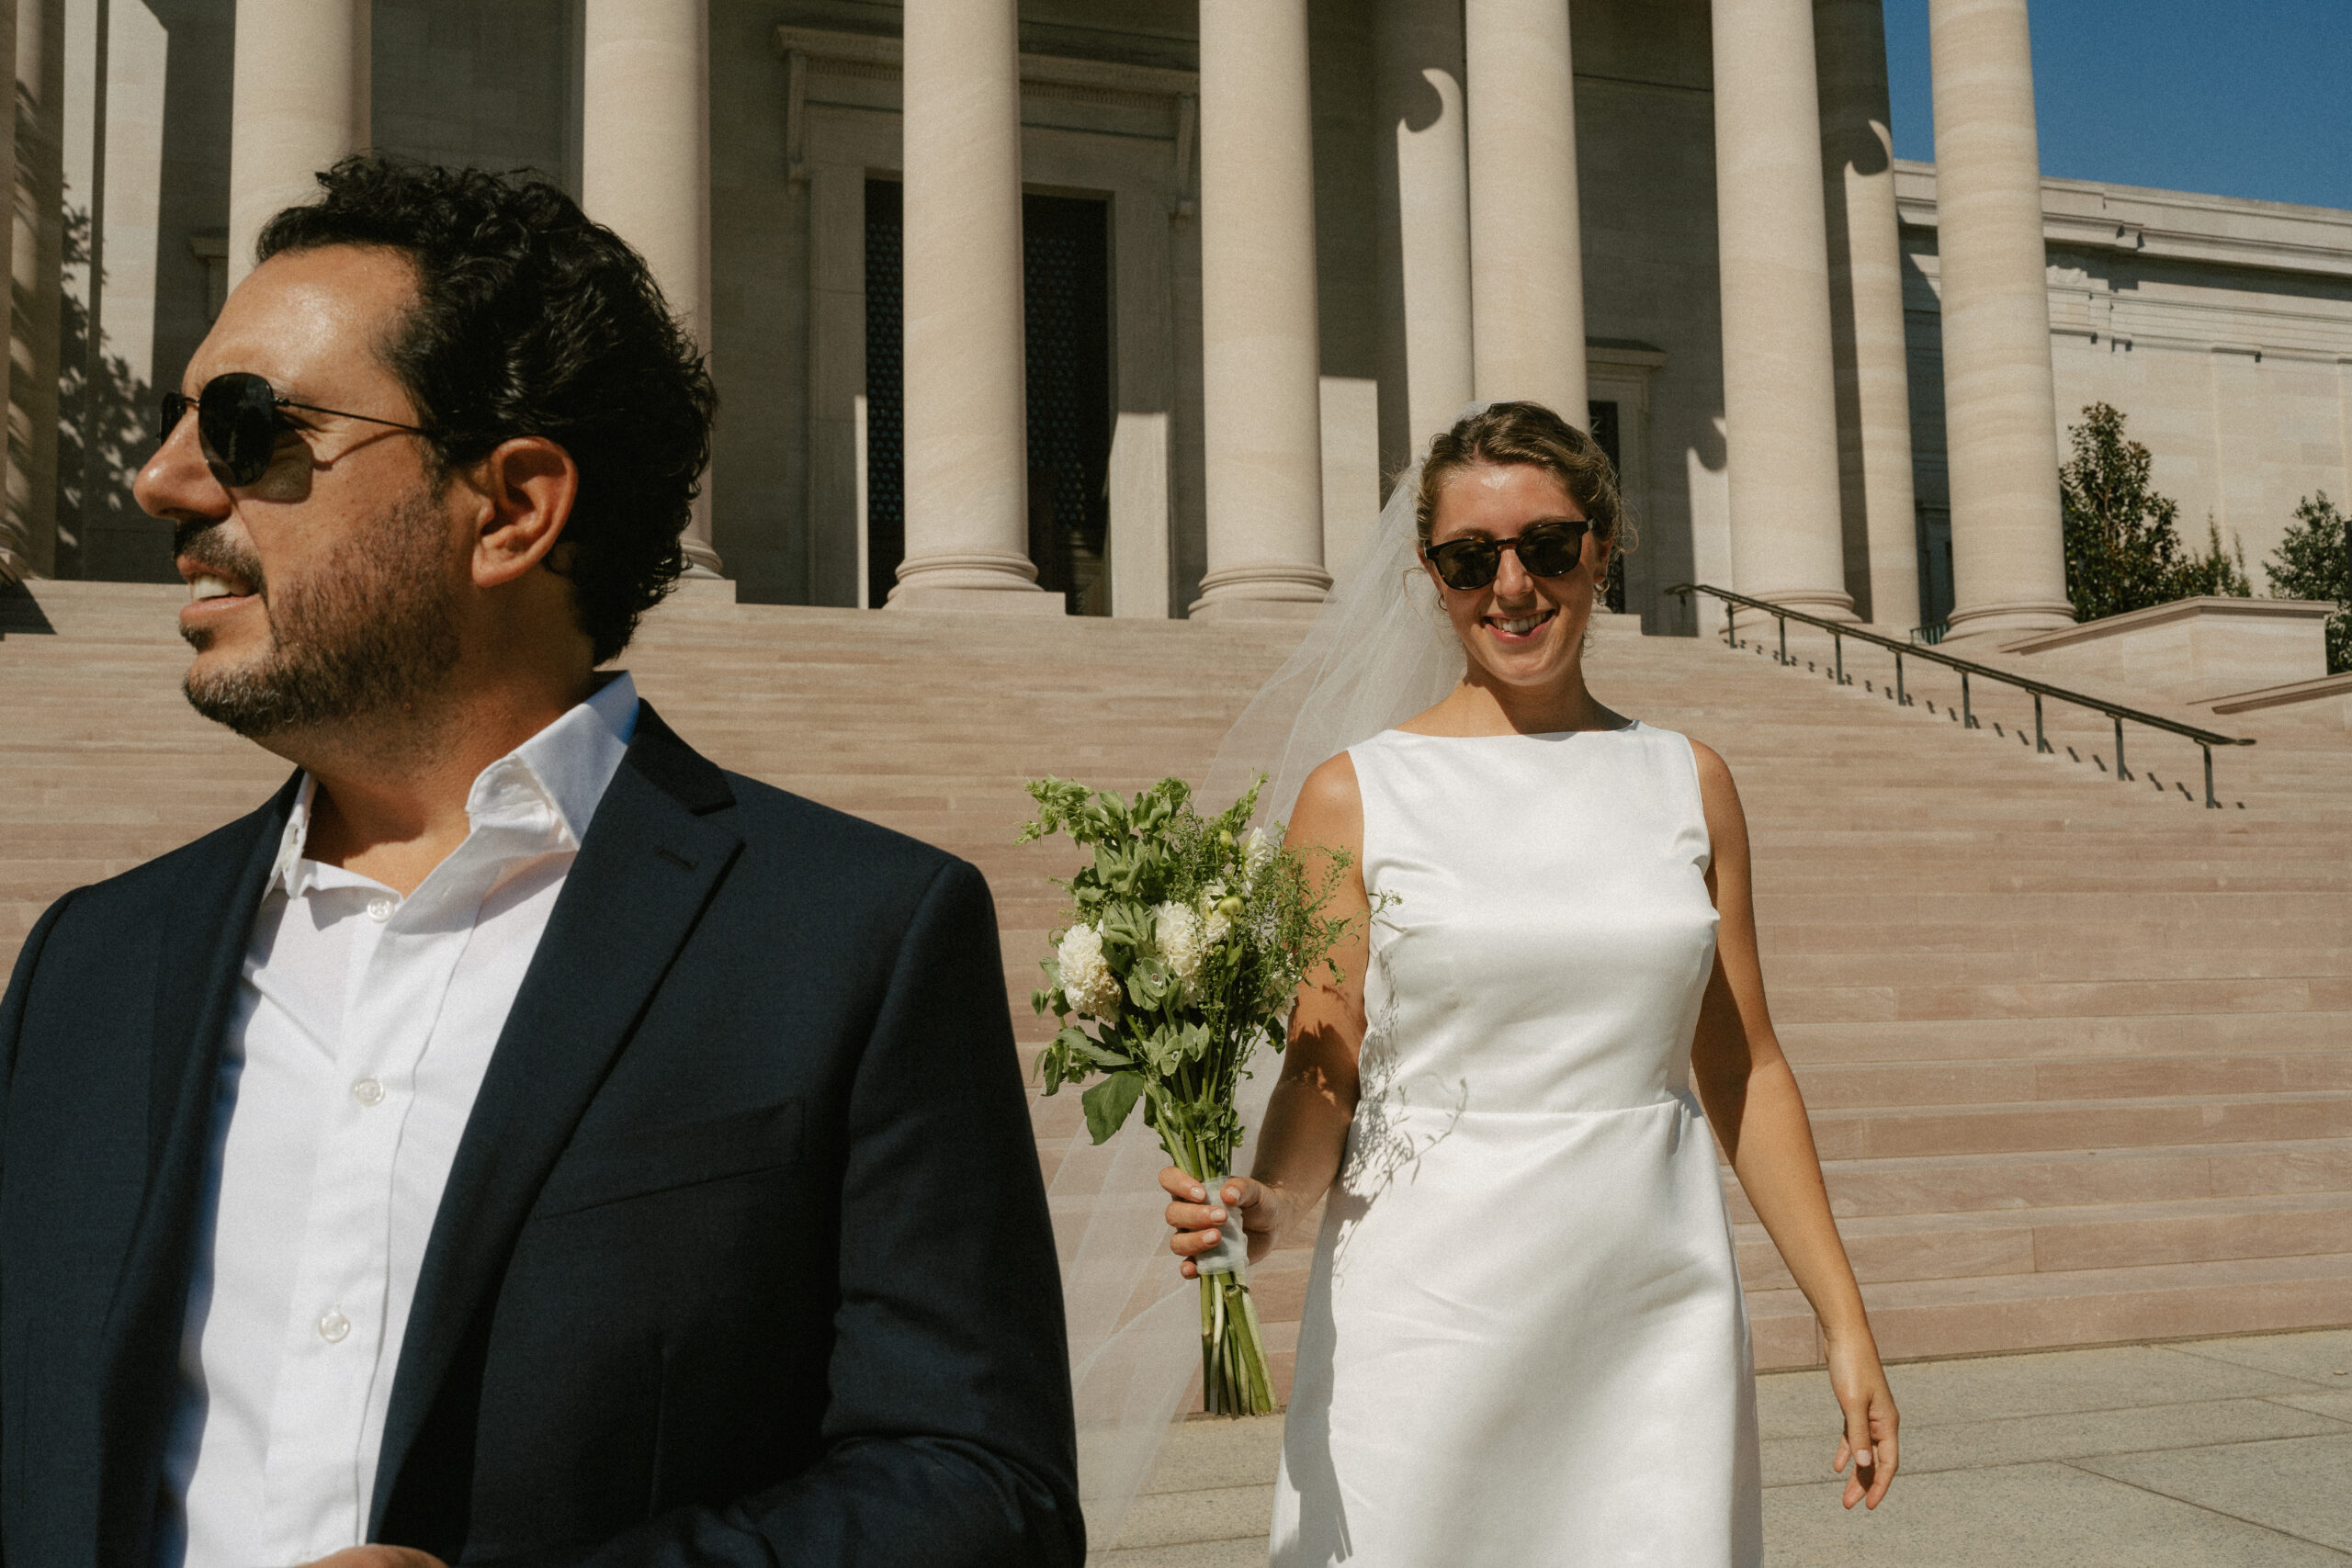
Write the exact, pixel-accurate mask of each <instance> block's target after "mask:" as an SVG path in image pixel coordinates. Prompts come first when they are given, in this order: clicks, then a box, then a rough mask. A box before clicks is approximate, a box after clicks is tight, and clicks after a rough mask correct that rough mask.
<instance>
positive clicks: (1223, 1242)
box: [1193, 1051, 1272, 1284]
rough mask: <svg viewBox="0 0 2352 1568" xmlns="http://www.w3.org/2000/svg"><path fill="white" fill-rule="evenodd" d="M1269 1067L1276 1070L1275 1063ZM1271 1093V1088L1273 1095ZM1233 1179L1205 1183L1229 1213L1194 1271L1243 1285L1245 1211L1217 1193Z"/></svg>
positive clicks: (1196, 1257)
mask: <svg viewBox="0 0 2352 1568" xmlns="http://www.w3.org/2000/svg"><path fill="white" fill-rule="evenodd" d="M1258 1055H1259V1056H1263V1055H1265V1053H1264V1052H1262V1051H1261V1052H1260V1053H1259V1054H1258ZM1259 1065H1260V1064H1259V1061H1258V1057H1256V1056H1253V1057H1251V1058H1250V1066H1253V1067H1254V1066H1259ZM1266 1066H1268V1067H1269V1068H1271V1067H1272V1064H1271V1063H1269V1064H1266ZM1271 1089H1272V1086H1271V1085H1270V1086H1269V1090H1270V1092H1271ZM1232 1179H1233V1178H1232V1176H1231V1174H1230V1173H1228V1174H1227V1175H1224V1176H1216V1177H1211V1178H1210V1179H1208V1180H1206V1181H1204V1182H1202V1183H1201V1190H1202V1191H1204V1192H1205V1193H1207V1194H1208V1201H1209V1202H1210V1204H1211V1205H1212V1206H1214V1207H1216V1208H1220V1209H1223V1210H1224V1211H1225V1224H1224V1226H1223V1227H1222V1228H1221V1229H1219V1230H1218V1232H1217V1235H1216V1246H1215V1247H1210V1248H1209V1249H1208V1250H1207V1251H1206V1252H1197V1253H1194V1254H1193V1268H1195V1269H1199V1270H1200V1271H1201V1272H1202V1273H1204V1274H1238V1275H1240V1276H1241V1280H1242V1283H1244V1284H1247V1283H1249V1281H1250V1237H1249V1236H1248V1235H1247V1234H1245V1233H1244V1232H1243V1231H1242V1229H1241V1211H1240V1210H1238V1209H1237V1208H1235V1207H1233V1206H1232V1205H1231V1204H1229V1203H1227V1201H1225V1194H1224V1193H1222V1192H1220V1191H1218V1189H1219V1188H1221V1187H1223V1186H1224V1185H1225V1184H1226V1183H1227V1182H1228V1181H1230V1180H1232Z"/></svg>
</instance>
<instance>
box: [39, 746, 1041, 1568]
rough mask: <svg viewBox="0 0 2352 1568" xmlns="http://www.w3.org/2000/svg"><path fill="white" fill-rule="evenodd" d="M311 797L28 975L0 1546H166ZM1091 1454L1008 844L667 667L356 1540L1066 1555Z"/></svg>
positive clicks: (486, 1156) (559, 908)
mask: <svg viewBox="0 0 2352 1568" xmlns="http://www.w3.org/2000/svg"><path fill="white" fill-rule="evenodd" d="M292 800H293V787H292V785H291V784H289V785H288V788H286V789H285V790H282V791H280V792H279V794H278V795H277V797H276V798H275V799H274V800H273V801H271V803H270V804H269V805H267V806H266V807H263V808H262V809H261V810H259V811H256V812H254V813H253V814H252V815H251V816H248V817H245V818H242V819H241V820H239V821H236V822H232V823H231V824H230V825H229V826H227V827H225V828H222V829H220V830H219V831H217V832H215V833H212V834H210V835H209V836H208V837H206V838H204V839H201V840H198V841H197V842H196V843H193V844H190V845H188V846H187V848H185V849H182V850H178V851H175V852H173V853H171V854H168V855H165V856H164V857H163V858H161V859H159V860H156V861H153V862H152V863H149V864H147V865H143V866H141V867H140V868H139V869H138V870H136V871H133V872H130V873H129V874H125V875H122V876H119V877H116V878H114V879H113V880H112V881H109V882H105V883H100V884H98V885H96V886H90V887H85V888H81V889H79V890H77V891H75V892H74V893H71V894H68V895H67V896H66V897H63V898H61V899H60V900H58V902H57V904H56V905H55V906H54V907H53V908H51V909H50V910H49V912H48V913H47V914H46V915H45V916H44V917H43V918H42V919H41V920H40V924H39V926H38V927H37V928H36V929H35V930H34V931H33V933H32V935H31V937H30V938H29V939H28V941H27V942H26V943H25V946H24V950H23V953H22V954H21V956H20V957H19V958H18V959H17V968H16V974H15V977H14V978H13V979H12V980H11V981H10V983H9V987H8V992H7V998H6V1003H5V1005H0V1093H5V1095H6V1100H5V1101H4V1102H0V1561H5V1562H6V1565H7V1568H36V1565H40V1568H47V1565H50V1564H56V1565H60V1568H64V1565H72V1568H148V1560H149V1554H150V1553H151V1551H152V1550H153V1524H154V1517H155V1511H156V1498H157V1495H158V1485H159V1476H160V1473H161V1472H160V1466H161V1463H162V1454H163V1447H164V1437H165V1428H166V1425H167V1422H168V1420H169V1417H170V1415H171V1412H172V1410H173V1407H174V1401H175V1395H176V1393H177V1388H178V1373H177V1361H178V1354H179V1347H180V1341H181V1334H182V1329H183V1319H184V1317H185V1315H186V1302H187V1290H188V1280H189V1273H190V1269H191V1267H192V1264H193V1260H194V1258H195V1257H196V1251H197V1247H196V1244H197V1239H198V1238H197V1235H196V1232H197V1229H198V1223H199V1215H198V1209H199V1206H200V1201H201V1194H202V1192H203V1190H204V1188H205V1185H206V1179H207V1163H208V1160H209V1157H210V1148H209V1137H208V1130H209V1120H210V1112H211V1109H212V1106H213V1103H214V1099H215V1094H216V1092H217V1080H218V1069H219V1064H220V1049H221V1039H222V1033H223V1030H224V1028H225V1025H226V1021H227V1020H228V1019H229V1017H230V1014H231V1010H232V1005H233V1000H234V998H235V995H236V990H237V981H238V975H239V969H240V965H241V963H242V960H243V954H244V951H245V946H246V942H247V939H248V937H249V935H250V933H251V931H252V927H253V921H254V912H255V910H256V908H258V906H259V903H260V899H261V897H262V890H263V886H264V883H265V881H266V878H267V875H268V873H269V870H270V866H271V863H272V862H273V860H274V859H275V857H276V854H277V844H278V839H279V835H280V832H281V830H282V829H283V827H284V824H285V821H286V816H287V813H288V809H289V808H290V807H291V804H292ZM1076 1468H1077V1467H1076V1459H1075V1452H1074V1439H1073V1437H1072V1433H1071V1427H1070V1404H1069V1371H1068V1361H1067V1348H1066V1345H1065V1340H1064V1335H1063V1325H1062V1313H1061V1289H1060V1283H1059V1279H1058V1276H1057V1269H1056V1266H1055V1259H1054V1247H1053V1240H1052V1235H1051V1232H1050V1228H1049V1226H1048V1224H1047V1220H1046V1201H1045V1193H1044V1189H1043V1185H1042V1183H1041V1182H1040V1180H1039V1178H1038V1170H1037V1158H1036V1155H1035V1147H1034V1145H1033V1143H1032V1140H1031V1134H1030V1131H1029V1123H1028V1118H1027V1114H1026V1110H1025V1105H1024V1097H1023V1089H1022V1086H1021V1080H1020V1073H1019V1069H1018V1066H1017V1064H1016V1058H1015V1056H1014V1053H1013V1047H1012V1029H1011V1022H1010V1019H1009V1017H1008V1014H1007V1011H1006V1007H1005V998H1004V982H1003V975H1002V971H1001V967H1000V964H999V959H998V947H997V935H996V923H995V917H994V912H993V909H992V908H991V906H990V903H989V894H988V888H987V886H986V885H985V884H984V883H983V882H982V881H981V879H980V876H979V874H978V872H977V871H975V870H974V869H973V868H972V867H971V866H970V865H968V864H967V863H964V862H962V861H959V860H956V859H955V858H953V857H951V856H949V855H947V854H944V853H943V852H940V851H938V850H934V849H932V848H930V847H928V846H926V845H923V844H920V843H917V842H916V841H914V840H910V839H907V838H904V837H901V836H899V835H898V834H896V833H891V832H888V831H886V830H884V829H879V828H876V827H874V826H872V825H871V824H869V823H866V822H863V821H860V820H858V819H856V818H852V817H847V816H844V815H842V814H841V813H838V812H834V811H831V810H827V809H826V808H824V807H820V806H817V805H814V804H813V803H811V802H809V801H806V800H802V799H800V798H798V797H797V796H794V795H786V794H784V793H783V792H781V791H778V790H775V789H771V788H769V787H767V786H766V785H763V784H758V783H755V782H753V781H752V780H749V779H745V778H741V777H738V776H735V775H733V774H729V773H722V772H721V771H720V770H719V769H718V768H717V767H715V766H714V765H712V764H711V763H710V762H709V761H706V760H705V759H704V758H703V757H701V756H700V755H698V754H697V753H696V752H695V751H694V750H692V749H691V748H689V747H688V746H687V745H686V744H685V743H684V741H682V740H680V739H678V738H677V736H676V735H675V734H673V732H672V731H671V730H670V729H669V728H668V727H666V726H665V725H664V724H662V721H661V719H660V718H658V717H657V716H655V715H654V713H653V710H652V709H651V707H650V706H643V707H640V708H639V716H638V723H637V731H636V737H635V739H634V741H633V743H632V744H631V745H630V747H629V749H628V758H627V760H626V761H625V762H624V763H623V764H622V766H621V768H620V770H619V772H618V773H616V774H615V775H614V778H613V782H612V784H611V786H610V787H609V788H608V790H607V791H606V793H605V797H604V799H603V801H602V803H601V804H600V805H599V807H598V808H597V811H596V815H595V818H594V821H593V822H592V823H591V824H590V827H589V829H588V833H587V836H586V839H585V840H584V842H583V843H582V846H581V851H580V855H579V858H578V860H577V861H576V862H575V863H574V864H573V866H572V869H571V876H570V878H569V880H568V881H567V882H566V883H565V885H564V888H563V891H562V894H561V896H560V897H559V898H558V900H557V902H556V905H555V908H554V911H553V914H552V916H551V917H550V919H549V920H548V928H547V934H546V936H545V938H544V939H543V940H542V942H540V945H539V948H538V952H537V955H536V956H535V957H534V959H533V961H532V963H531V966H530V969H529V972H528V974H527V976H526V978H525V980H524V982H523V987H522V990H521V992H520V994H519V995H518V996H517V997H516V998H515V1007H514V1010H513V1012H512V1013H511V1014H510V1015H509V1017H508V1018H507V1021H506V1026H505V1029H504V1031H503V1032H502V1033H501V1034H500V1036H499V1039H498V1043H497V1049H496V1052H495V1054H494V1055H493V1056H492V1061H491V1065H490V1069H489V1073H488V1076H487V1077H486V1078H485V1079H484V1081H483V1083H482V1086H481V1097H480V1099H479V1100H477V1101H476V1103H475V1106H474V1110H473V1114H472V1118H471V1120H470V1121H469V1122H468V1123H467V1127H466V1131H465V1135H464V1139H463V1141H462V1143H461V1144H460V1146H459V1148H458V1155H457V1161H456V1165H455V1167H454V1168H453V1169H452V1170H451V1172H450V1176H449V1183H448V1187H447V1191H446V1192H445V1194H444V1196H443V1198H442V1200H441V1207H440V1210H439V1213H438V1214H437V1215H436V1217H435V1223H434V1227H433V1231H432V1237H431V1241H430V1244H429V1246H428V1248H427V1251H426V1253H425V1258H424V1271H423V1277H422V1279H421V1280H420V1281H419V1283H418V1286H417V1292H416V1300H415V1304H414V1308H413V1314H412V1316H411V1318H410V1320H409V1326H408V1334H407V1338H406V1340H405V1341H404V1342H403V1344H402V1347H401V1357H400V1364H399V1369H398V1373H397V1376H396V1379H395V1381H394V1383H393V1390H392V1395H391V1404H390V1418H389V1421H388V1424H387V1427H386V1429H385V1433H384V1442H383V1453H382V1458H381V1460H380V1461H379V1466H378V1469H377V1473H376V1483H375V1493H374V1501H373V1512H372V1515H371V1518H372V1533H371V1539H373V1540H380V1541H389V1542H393V1543H397V1544H401V1545H406V1546H415V1547H421V1548H423V1549H424V1550H426V1551H432V1552H434V1553H435V1554H436V1555H438V1556H440V1557H442V1558H443V1559H445V1560H447V1561H449V1562H469V1563H470V1562H514V1563H531V1564H538V1563H547V1564H556V1563H564V1564H571V1563H581V1564H596V1565H598V1568H639V1565H645V1568H652V1565H655V1564H663V1565H672V1564H674V1565H678V1568H686V1565H692V1564H712V1565H718V1564H728V1565H734V1564H743V1565H752V1564H758V1565H761V1568H765V1565H768V1564H772V1563H786V1564H797V1563H809V1564H848V1563H857V1564H873V1563H922V1564H926V1565H937V1564H972V1565H979V1564H991V1565H993V1564H1003V1565H1006V1568H1015V1565H1018V1568H1041V1565H1043V1568H1053V1565H1064V1564H1066V1565H1069V1568H1077V1565H1078V1564H1079V1563H1080V1562H1081V1561H1082V1559H1083V1557H1084V1534H1083V1526H1082V1524H1081V1522H1080V1516H1079V1510H1078V1501H1077V1485H1076ZM256 1568H258V1565H256Z"/></svg>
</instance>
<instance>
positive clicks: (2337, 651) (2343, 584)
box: [2265, 491, 2352, 675]
mask: <svg viewBox="0 0 2352 1568" xmlns="http://www.w3.org/2000/svg"><path fill="white" fill-rule="evenodd" d="M2347 544H2352V541H2347V540H2346V538H2345V536H2344V513H2341V512H2339V511H2337V510H2336V508H2335V502H2331V501H2329V500H2328V499H2327V492H2326V491H2318V492H2316V493H2314V494H2312V495H2310V496H2306V497H2305V498H2304V500H2303V503H2302V504H2301V506H2298V507H2296V508H2295V520H2294V521H2293V522H2292V523H2290V524H2288V525H2287V536H2286V537H2285V538H2284V539H2282V540H2280V541H2279V545H2278V549H2277V550H2276V551H2275V552H2274V553H2273V554H2272V555H2271V557H2270V559H2269V560H2268V561H2267V563H2265V564H2266V566H2267V569H2268V571H2269V574H2270V596H2271V597H2272V598H2274V599H2320V600H2327V601H2331V602H2333V603H2334V604H2335V607H2336V610H2335V615H2331V616H2329V617H2328V621H2327V671H2328V673H2329V674H2331V675H2334V674H2337V673H2339V672H2341V671H2346V670H2352V548H2347Z"/></svg>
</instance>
